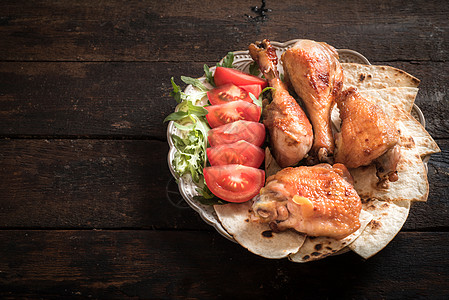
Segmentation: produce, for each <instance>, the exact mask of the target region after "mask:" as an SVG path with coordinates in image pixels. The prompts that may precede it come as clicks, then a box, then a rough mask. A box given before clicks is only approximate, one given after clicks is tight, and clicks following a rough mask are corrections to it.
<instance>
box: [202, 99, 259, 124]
mask: <svg viewBox="0 0 449 300" xmlns="http://www.w3.org/2000/svg"><path fill="white" fill-rule="evenodd" d="M205 109H207V111H208V112H209V113H208V114H207V115H206V119H207V122H208V123H209V125H210V127H212V128H215V127H218V126H221V125H224V124H228V123H231V122H235V121H238V120H247V121H254V122H257V121H259V119H260V114H261V112H262V108H261V107H259V106H257V105H256V104H252V103H249V102H246V101H242V100H238V101H232V102H228V103H225V104H219V105H211V106H206V107H205Z"/></svg>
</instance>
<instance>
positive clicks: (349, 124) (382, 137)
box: [335, 88, 399, 169]
mask: <svg viewBox="0 0 449 300" xmlns="http://www.w3.org/2000/svg"><path fill="white" fill-rule="evenodd" d="M337 106H338V109H339V110H340V118H341V126H340V127H341V132H339V133H337V134H336V139H335V143H336V149H335V161H336V162H339V163H343V164H344V165H345V166H346V167H348V168H357V167H360V166H366V165H369V164H370V163H371V162H373V161H374V160H375V159H377V158H379V157H380V156H381V155H383V154H384V153H386V152H387V151H388V150H389V149H391V148H393V146H395V145H396V144H397V142H398V140H399V132H398V130H397V129H396V127H395V125H394V123H393V122H391V121H390V120H389V119H388V117H387V116H386V115H385V113H384V112H383V110H382V109H381V108H380V107H379V106H378V105H376V104H374V103H371V102H369V101H368V100H366V99H365V98H363V97H362V96H361V95H360V93H359V92H358V91H357V90H356V89H355V88H350V89H348V90H346V91H344V92H343V93H341V96H340V97H338V98H337ZM397 157H398V154H397V153H396V151H392V152H391V154H390V153H388V156H387V157H383V158H382V160H380V161H379V162H383V165H384V167H383V168H384V169H385V168H386V167H385V165H394V166H393V167H392V168H394V169H395V163H396V164H397ZM391 160H392V161H391Z"/></svg>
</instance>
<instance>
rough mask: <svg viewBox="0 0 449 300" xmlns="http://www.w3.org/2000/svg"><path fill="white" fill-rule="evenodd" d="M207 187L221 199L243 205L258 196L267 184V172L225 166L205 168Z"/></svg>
mask: <svg viewBox="0 0 449 300" xmlns="http://www.w3.org/2000/svg"><path fill="white" fill-rule="evenodd" d="M203 173H204V179H205V180H206V185H207V187H208V188H209V189H210V191H211V192H212V194H214V195H215V196H217V197H218V198H220V199H223V200H225V201H229V202H236V203H241V202H245V201H248V200H250V199H252V198H253V197H254V196H256V195H257V194H258V193H259V191H260V189H261V188H262V187H263V185H264V183H265V172H264V171H263V170H260V169H256V168H252V167H247V166H242V165H225V166H212V167H207V168H204V170H203Z"/></svg>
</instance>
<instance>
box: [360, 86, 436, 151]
mask: <svg viewBox="0 0 449 300" xmlns="http://www.w3.org/2000/svg"><path fill="white" fill-rule="evenodd" d="M361 94H362V93H361ZM362 95H363V96H364V97H365V99H366V100H368V101H370V102H372V103H375V104H377V105H379V106H380V107H381V108H382V109H383V111H384V112H385V114H386V115H387V116H388V117H389V118H390V119H391V120H392V121H393V122H395V123H396V126H397V127H398V129H401V138H402V140H404V139H409V140H410V137H411V138H413V141H412V142H413V143H414V144H415V146H416V148H417V149H418V153H419V155H420V156H421V157H424V156H427V155H430V154H433V153H438V152H440V151H441V150H440V148H439V147H438V145H437V143H436V142H435V141H434V139H433V138H432V137H431V136H430V134H429V133H428V132H427V130H426V129H425V128H424V126H422V125H421V123H419V122H418V121H417V120H416V119H415V118H414V117H413V116H412V115H411V114H410V113H408V112H407V111H406V110H404V109H403V107H402V105H401V104H396V103H391V102H388V101H387V100H385V99H383V98H378V97H377V95H374V94H373V93H363V94H362ZM410 141H411V140H410Z"/></svg>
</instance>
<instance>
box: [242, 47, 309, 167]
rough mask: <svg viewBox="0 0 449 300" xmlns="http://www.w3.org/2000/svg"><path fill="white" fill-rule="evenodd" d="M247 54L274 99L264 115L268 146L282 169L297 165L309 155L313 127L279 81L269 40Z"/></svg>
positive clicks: (275, 60)
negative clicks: (263, 76) (268, 137)
mask: <svg viewBox="0 0 449 300" xmlns="http://www.w3.org/2000/svg"><path fill="white" fill-rule="evenodd" d="M249 51H250V54H251V56H252V58H253V59H254V60H255V61H256V62H257V63H258V64H259V67H260V69H261V71H262V72H263V74H264V75H265V78H267V79H268V82H269V85H270V86H271V87H273V88H274V90H272V91H271V93H272V96H273V100H272V102H271V103H270V104H268V105H267V106H266V108H265V109H264V112H263V119H264V120H263V123H264V125H265V126H266V127H267V128H268V131H269V133H270V144H271V148H272V150H273V154H274V157H275V159H276V161H277V163H278V164H279V165H280V166H281V167H287V166H292V165H295V164H297V163H298V162H299V161H300V160H301V159H303V157H304V156H305V155H306V154H307V152H309V150H310V148H311V146H312V141H313V131H312V126H311V124H310V122H309V120H308V119H307V116H306V114H305V113H304V111H303V110H302V109H301V107H300V106H299V104H298V103H297V102H296V100H295V99H294V98H293V97H292V96H291V95H290V94H289V92H288V90H287V87H286V86H285V84H284V83H283V82H282V81H281V80H280V79H279V73H278V71H277V56H276V52H275V49H274V48H273V47H272V46H271V44H270V42H269V41H268V40H264V41H263V42H262V43H261V44H260V45H255V44H251V45H250V46H249Z"/></svg>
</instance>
